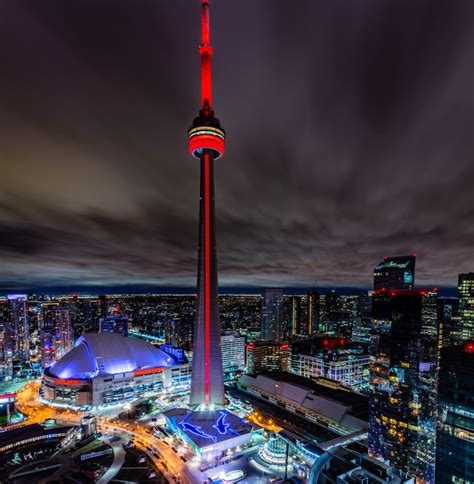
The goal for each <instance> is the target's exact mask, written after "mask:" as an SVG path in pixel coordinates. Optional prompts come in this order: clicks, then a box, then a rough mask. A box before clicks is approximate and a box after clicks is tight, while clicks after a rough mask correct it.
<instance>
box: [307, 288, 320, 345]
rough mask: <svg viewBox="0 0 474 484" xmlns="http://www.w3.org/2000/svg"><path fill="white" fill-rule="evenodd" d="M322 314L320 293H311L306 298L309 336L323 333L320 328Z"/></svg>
mask: <svg viewBox="0 0 474 484" xmlns="http://www.w3.org/2000/svg"><path fill="white" fill-rule="evenodd" d="M320 312H321V301H320V298H319V292H317V291H309V292H308V295H307V296H306V319H307V321H306V325H307V328H308V335H309V336H313V335H317V334H319V333H320V332H321V330H320V327H319V318H320Z"/></svg>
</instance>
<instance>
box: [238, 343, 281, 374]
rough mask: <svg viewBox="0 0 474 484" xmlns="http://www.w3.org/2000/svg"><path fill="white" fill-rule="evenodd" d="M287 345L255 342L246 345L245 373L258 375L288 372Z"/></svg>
mask: <svg viewBox="0 0 474 484" xmlns="http://www.w3.org/2000/svg"><path fill="white" fill-rule="evenodd" d="M288 368H289V346H288V343H278V342H277V341H255V342H254V343H249V344H248V345H247V368H246V370H245V371H246V373H249V374H251V375H258V374H259V373H262V372H267V371H280V370H282V371H288Z"/></svg>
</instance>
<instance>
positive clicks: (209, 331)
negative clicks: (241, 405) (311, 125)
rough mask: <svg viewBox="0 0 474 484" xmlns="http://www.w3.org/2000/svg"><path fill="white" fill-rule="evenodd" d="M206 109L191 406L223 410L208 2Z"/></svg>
mask: <svg viewBox="0 0 474 484" xmlns="http://www.w3.org/2000/svg"><path fill="white" fill-rule="evenodd" d="M201 19H202V36H201V45H200V46H199V54H200V56H201V81H202V84H201V109H200V111H199V116H198V117H197V118H195V119H194V121H193V124H192V126H191V127H190V128H189V130H188V139H189V151H190V153H191V154H192V155H193V156H195V157H196V158H198V159H199V161H200V165H201V196H200V204H199V256H198V274H197V309H196V323H195V329H194V345H193V379H192V382H191V395H190V404H191V405H192V406H194V407H197V406H199V405H208V406H211V405H218V406H223V405H224V403H225V397H224V382H223V374H222V353H221V331H220V321H219V300H218V292H217V259H216V254H217V251H216V230H215V198H214V160H217V159H218V158H220V157H221V156H222V155H223V154H224V140H225V131H224V130H223V129H222V128H221V126H220V123H219V120H218V119H217V118H215V117H214V110H213V105H212V82H211V58H212V53H213V50H212V46H211V40H210V26H209V3H208V2H207V1H203V2H202V4H201Z"/></svg>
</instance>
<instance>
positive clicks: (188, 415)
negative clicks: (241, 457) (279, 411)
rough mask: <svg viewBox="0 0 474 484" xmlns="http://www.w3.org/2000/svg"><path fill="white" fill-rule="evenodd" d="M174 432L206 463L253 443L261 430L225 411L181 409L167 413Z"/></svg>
mask: <svg viewBox="0 0 474 484" xmlns="http://www.w3.org/2000/svg"><path fill="white" fill-rule="evenodd" d="M166 418H167V419H168V422H169V428H171V429H172V430H173V431H174V432H175V433H176V434H177V435H179V436H180V437H181V439H182V440H183V442H184V443H185V444H187V446H189V448H190V449H192V450H193V452H195V453H196V454H199V455H200V456H201V458H202V459H203V460H209V459H210V458H213V457H218V456H220V455H222V453H223V452H225V451H227V450H229V449H235V448H236V447H243V446H245V445H248V444H250V443H251V441H252V431H253V430H254V429H257V427H255V426H253V425H252V424H250V423H249V422H247V421H245V420H243V419H241V418H240V417H238V416H237V415H235V414H233V413H231V412H229V411H227V410H224V409H221V410H219V411H216V412H210V411H189V410H186V409H184V408H177V409H174V410H170V411H168V412H166Z"/></svg>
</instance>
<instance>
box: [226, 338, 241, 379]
mask: <svg viewBox="0 0 474 484" xmlns="http://www.w3.org/2000/svg"><path fill="white" fill-rule="evenodd" d="M221 341H222V367H223V370H224V373H225V374H227V375H228V376H232V375H235V373H236V372H239V371H243V369H244V368H245V336H241V335H240V334H238V333H236V332H233V331H228V332H226V333H224V334H223V335H222V337H221Z"/></svg>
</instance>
